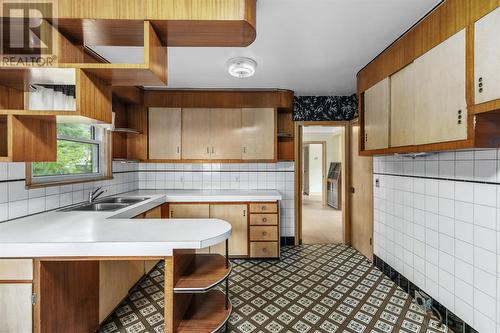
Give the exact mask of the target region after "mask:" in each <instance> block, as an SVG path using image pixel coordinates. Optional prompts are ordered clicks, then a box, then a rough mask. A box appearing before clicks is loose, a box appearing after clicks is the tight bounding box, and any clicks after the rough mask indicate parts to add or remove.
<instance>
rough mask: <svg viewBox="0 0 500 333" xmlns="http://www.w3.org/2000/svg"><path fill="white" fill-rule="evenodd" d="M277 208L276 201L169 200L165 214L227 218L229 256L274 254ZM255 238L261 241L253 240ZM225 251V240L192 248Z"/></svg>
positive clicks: (222, 252)
mask: <svg viewBox="0 0 500 333" xmlns="http://www.w3.org/2000/svg"><path fill="white" fill-rule="evenodd" d="M278 211H279V207H278V203H277V202H250V203H215V202H214V203H172V204H169V213H168V215H169V217H170V218H217V219H221V220H225V221H228V222H229V223H231V225H232V227H233V230H232V233H231V236H230V237H229V241H228V243H229V255H230V256H233V257H249V258H253V257H258V258H271V257H272V258H278V257H279V241H280V237H279V213H278ZM258 242H263V243H262V244H257V243H258ZM253 243H256V244H253ZM252 244H253V245H252ZM252 248H253V249H254V250H252ZM225 252H226V250H225V242H222V243H220V244H216V245H214V246H211V247H210V248H205V249H202V250H201V251H200V250H197V251H196V253H218V254H225Z"/></svg>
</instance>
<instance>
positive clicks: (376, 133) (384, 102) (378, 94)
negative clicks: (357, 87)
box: [364, 78, 391, 150]
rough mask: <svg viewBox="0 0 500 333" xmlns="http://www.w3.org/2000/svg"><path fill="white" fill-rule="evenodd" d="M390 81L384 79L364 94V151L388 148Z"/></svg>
mask: <svg viewBox="0 0 500 333" xmlns="http://www.w3.org/2000/svg"><path fill="white" fill-rule="evenodd" d="M390 89H391V87H390V79H389V78H385V79H383V80H382V81H380V82H378V83H377V84H375V85H374V86H373V87H371V88H369V89H367V90H366V91H365V94H364V98H365V99H364V105H365V109H364V116H365V135H366V136H365V149H367V150H370V149H382V148H387V147H389V119H390V118H389V117H390V116H389V113H390V103H391V99H390V95H391V90H390Z"/></svg>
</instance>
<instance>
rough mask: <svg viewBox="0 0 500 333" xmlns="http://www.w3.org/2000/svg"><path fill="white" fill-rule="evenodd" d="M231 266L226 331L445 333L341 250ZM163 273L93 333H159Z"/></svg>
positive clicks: (293, 252)
mask: <svg viewBox="0 0 500 333" xmlns="http://www.w3.org/2000/svg"><path fill="white" fill-rule="evenodd" d="M232 263H233V271H232V273H231V276H230V280H229V290H230V299H231V303H232V305H233V313H232V315H231V317H230V320H229V323H228V325H227V332H231V333H233V332H234V333H261V332H263V333H281V332H283V333H290V332H291V333H309V332H310V333H319V332H321V333H334V332H350V333H361V332H366V333H386V332H406V333H417V332H418V333H420V332H425V333H435V332H451V331H449V330H448V329H447V328H446V326H444V325H441V326H439V323H438V321H437V320H435V318H431V316H430V315H428V314H426V313H424V312H423V311H422V310H421V309H420V308H418V307H417V306H416V305H415V304H414V303H413V301H412V299H411V297H410V296H409V295H408V294H407V293H406V292H404V291H403V290H401V289H400V288H399V287H398V286H397V285H396V284H394V282H392V281H391V280H390V279H389V278H388V277H386V276H385V275H384V274H383V273H382V272H380V271H379V270H378V269H377V268H375V267H374V266H372V265H371V263H370V262H368V261H367V260H366V258H365V257H364V256H362V255H361V254H360V253H359V252H357V251H356V250H354V249H352V248H350V247H348V246H344V245H334V244H325V245H303V246H286V247H283V248H282V249H281V260H241V259H236V260H232ZM163 271H164V267H163V263H160V264H158V265H157V266H156V267H155V268H154V269H153V270H152V271H151V272H150V273H149V274H148V275H146V276H145V277H144V278H143V279H142V280H141V281H140V283H139V284H137V286H136V287H135V288H134V289H133V290H132V291H131V293H130V294H129V295H128V297H127V298H126V299H125V300H124V301H123V302H122V304H120V306H119V307H118V308H117V309H116V310H115V312H114V313H113V314H112V315H111V316H110V317H109V318H108V319H107V320H106V321H105V322H104V323H103V325H102V326H101V327H100V329H99V331H98V332H99V333H146V332H150V333H159V332H163V291H162V285H163Z"/></svg>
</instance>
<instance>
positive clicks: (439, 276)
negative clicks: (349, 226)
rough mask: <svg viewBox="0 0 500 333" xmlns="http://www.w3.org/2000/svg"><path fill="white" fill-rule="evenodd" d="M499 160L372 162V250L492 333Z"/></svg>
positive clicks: (498, 303) (498, 257)
mask: <svg viewBox="0 0 500 333" xmlns="http://www.w3.org/2000/svg"><path fill="white" fill-rule="evenodd" d="M499 158H500V154H499V153H498V151H497V150H496V149H491V150H476V151H457V152H454V151H449V152H441V153H439V154H434V155H430V156H427V157H425V158H417V159H415V160H413V159H411V158H405V157H395V156H382V157H376V158H375V159H374V196H375V198H374V217H375V222H374V223H375V225H374V228H375V229H374V252H375V254H376V255H377V256H379V257H380V258H382V259H383V260H384V261H386V262H387V263H388V264H389V265H391V266H392V267H394V268H395V269H396V270H398V271H399V272H400V273H401V274H403V275H404V276H405V277H406V278H408V279H409V280H411V281H412V282H413V283H414V284H416V285H417V286H418V287H420V288H422V289H423V290H425V291H426V292H427V293H428V294H429V295H431V296H432V297H433V298H435V299H437V300H438V301H439V302H440V303H442V304H443V305H444V306H446V307H447V308H448V309H449V310H451V311H452V312H454V313H455V314H456V315H458V316H459V317H461V318H462V319H463V320H465V321H466V322H467V323H468V324H469V325H471V326H472V327H473V328H475V329H476V330H478V331H479V332H485V333H486V332H487V333H490V332H499V333H500V271H499V270H500V160H499ZM377 179H378V180H379V187H377V186H376V184H375V181H376V180H377Z"/></svg>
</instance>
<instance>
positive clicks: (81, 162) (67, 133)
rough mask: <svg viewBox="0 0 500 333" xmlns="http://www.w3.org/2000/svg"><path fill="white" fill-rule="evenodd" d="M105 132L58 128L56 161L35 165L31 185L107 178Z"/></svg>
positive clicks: (85, 127) (84, 126)
mask: <svg viewBox="0 0 500 333" xmlns="http://www.w3.org/2000/svg"><path fill="white" fill-rule="evenodd" d="M105 141H106V140H105V130H104V129H102V128H99V127H95V126H92V125H87V124H57V161H56V162H36V163H32V171H31V172H32V181H31V182H32V183H48V182H64V181H72V180H86V179H94V178H100V177H104V175H105V174H106V170H105V169H106V165H107V163H106V149H104V147H105Z"/></svg>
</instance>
